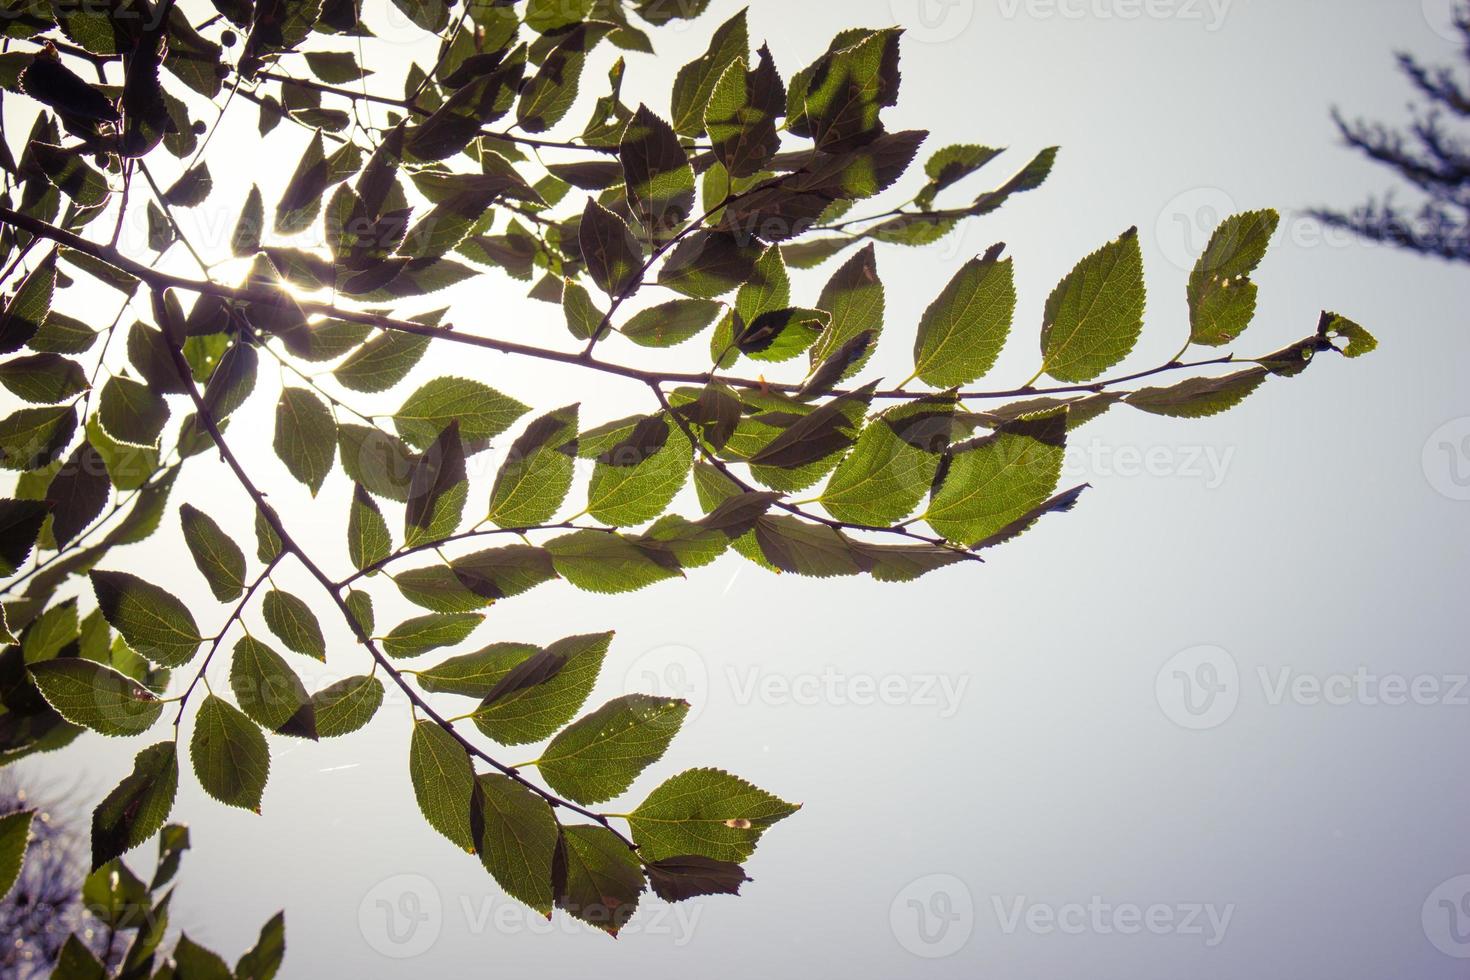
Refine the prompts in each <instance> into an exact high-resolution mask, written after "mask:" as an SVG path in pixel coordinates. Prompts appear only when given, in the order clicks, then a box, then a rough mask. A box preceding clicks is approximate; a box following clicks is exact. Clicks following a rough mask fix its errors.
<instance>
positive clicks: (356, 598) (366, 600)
mask: <svg viewBox="0 0 1470 980" xmlns="http://www.w3.org/2000/svg"><path fill="white" fill-rule="evenodd" d="M345 601H346V603H347V611H348V612H349V613H350V614H351V617H352V621H353V622H354V623H356V624H357V626H358V627H359V629H360V630H361V631H362V632H363V633H364V634H366V635H368V636H371V635H372V634H373V630H374V626H373V624H374V623H375V622H377V620H376V619H375V618H374V613H373V597H372V596H370V595H368V594H367V593H366V592H363V591H362V590H361V589H351V590H349V591H348V593H347V599H346V600H345Z"/></svg>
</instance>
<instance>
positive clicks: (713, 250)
mask: <svg viewBox="0 0 1470 980" xmlns="http://www.w3.org/2000/svg"><path fill="white" fill-rule="evenodd" d="M760 257H761V249H760V247H759V244H758V243H755V242H752V241H749V240H742V239H740V238H737V237H736V236H735V235H732V234H730V233H729V232H728V231H711V230H701V231H696V232H695V233H694V234H692V235H688V236H686V237H685V238H684V240H683V241H682V242H680V243H679V244H678V246H677V247H675V248H674V250H673V251H672V252H670V253H669V256H668V258H667V259H665V260H664V263H663V266H662V267H661V268H660V269H659V271H658V281H659V283H660V285H664V286H667V287H668V288H670V289H672V290H674V291H675V292H679V293H683V294H684V295H685V296H693V297H696V298H698V299H714V298H715V297H717V296H723V295H725V294H726V293H728V292H729V291H730V290H732V289H734V288H735V287H736V286H739V285H741V284H742V283H744V282H745V281H746V280H747V279H748V278H750V276H751V275H752V273H753V271H754V269H755V264H756V261H757V260H758V259H759V258H760Z"/></svg>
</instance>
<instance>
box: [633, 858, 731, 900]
mask: <svg viewBox="0 0 1470 980" xmlns="http://www.w3.org/2000/svg"><path fill="white" fill-rule="evenodd" d="M645 870H646V871H647V873H648V884H649V887H651V888H652V889H653V893H654V894H655V895H657V896H658V897H659V898H661V899H663V900H664V901H666V902H682V901H685V900H686V899H690V898H696V897H698V896H700V895H739V894H740V886H741V885H743V884H745V883H746V882H747V881H749V880H750V879H749V878H748V877H746V875H745V869H744V868H742V867H741V866H740V865H738V864H736V863H735V862H733V861H715V860H712V859H711V858H707V857H701V856H699V855H697V854H686V855H683V856H680V857H672V858H664V859H663V860H662V861H650V862H648V864H647V865H646V866H645Z"/></svg>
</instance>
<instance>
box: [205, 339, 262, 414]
mask: <svg viewBox="0 0 1470 980" xmlns="http://www.w3.org/2000/svg"><path fill="white" fill-rule="evenodd" d="M259 365H260V355H259V354H257V353H255V348H254V347H252V346H251V345H249V344H247V343H244V342H242V341H239V340H237V341H235V343H234V344H232V345H231V346H230V348H229V350H227V351H225V352H224V354H223V355H221V357H220V359H219V364H218V366H216V367H215V369H214V373H213V374H211V375H210V376H209V383H208V384H206V385H205V386H204V408H205V410H206V411H208V413H209V414H210V416H211V417H213V418H214V420H215V421H216V422H223V421H224V420H225V419H226V418H228V417H229V416H230V415H231V414H233V413H234V411H235V410H236V409H237V408H239V407H240V406H241V405H243V404H245V400H246V399H247V398H249V397H250V393H251V392H252V391H254V390H255V376H256V372H257V371H258V369H259Z"/></svg>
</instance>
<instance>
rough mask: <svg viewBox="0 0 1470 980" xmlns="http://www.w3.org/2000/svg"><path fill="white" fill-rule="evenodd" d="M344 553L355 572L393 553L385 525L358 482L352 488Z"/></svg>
mask: <svg viewBox="0 0 1470 980" xmlns="http://www.w3.org/2000/svg"><path fill="white" fill-rule="evenodd" d="M347 552H348V554H349V555H350V556H351V558H352V567H353V568H356V569H357V570H358V571H362V570H363V569H365V568H369V567H371V566H374V565H377V564H378V563H379V562H382V561H386V560H387V558H388V556H389V555H390V554H392V553H393V539H392V537H391V536H390V535H389V534H388V522H387V521H386V520H384V519H383V512H382V511H381V510H379V509H378V505H377V502H376V501H374V500H373V498H372V497H370V496H368V492H367V490H365V489H363V486H362V484H360V483H359V484H357V486H356V487H354V488H353V491H352V505H351V506H350V507H349V508H348V511H347Z"/></svg>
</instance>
